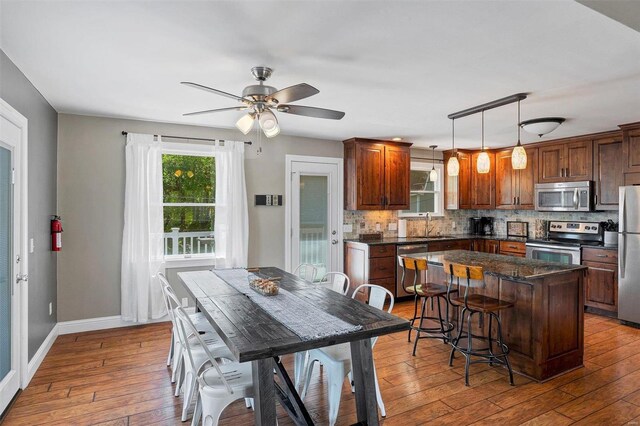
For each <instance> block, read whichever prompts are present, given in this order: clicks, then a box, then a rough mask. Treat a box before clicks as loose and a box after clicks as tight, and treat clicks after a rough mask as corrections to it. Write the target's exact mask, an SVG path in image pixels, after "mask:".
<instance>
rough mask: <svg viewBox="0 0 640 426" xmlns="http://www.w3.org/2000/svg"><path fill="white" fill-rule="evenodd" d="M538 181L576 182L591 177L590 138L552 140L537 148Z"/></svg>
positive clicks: (591, 144) (591, 151)
mask: <svg viewBox="0 0 640 426" xmlns="http://www.w3.org/2000/svg"><path fill="white" fill-rule="evenodd" d="M539 152H540V154H539V155H540V161H539V166H538V182H540V183H552V182H577V181H582V180H592V179H593V170H592V164H593V142H592V140H591V138H585V139H572V140H570V141H569V142H554V143H552V144H549V145H545V146H541V147H540V148H539Z"/></svg>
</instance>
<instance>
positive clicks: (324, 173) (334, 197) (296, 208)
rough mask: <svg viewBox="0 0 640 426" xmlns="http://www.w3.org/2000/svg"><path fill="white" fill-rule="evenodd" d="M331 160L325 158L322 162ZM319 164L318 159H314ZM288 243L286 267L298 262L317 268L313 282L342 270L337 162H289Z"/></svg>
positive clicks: (292, 268) (295, 264)
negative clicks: (289, 225) (289, 228)
mask: <svg viewBox="0 0 640 426" xmlns="http://www.w3.org/2000/svg"><path fill="white" fill-rule="evenodd" d="M329 160H334V159H326V161H329ZM318 161H321V159H318ZM290 164H291V166H290V167H291V181H290V185H291V186H290V187H291V203H290V205H289V207H288V208H289V209H290V210H289V214H290V218H291V219H290V223H291V230H290V244H288V247H289V250H287V251H288V252H289V253H288V256H290V257H289V259H288V262H287V268H288V269H289V270H291V271H293V270H294V269H295V268H296V267H297V266H298V265H300V264H302V263H307V264H312V265H314V266H315V267H316V268H317V269H318V274H317V279H321V278H322V277H323V276H324V274H325V273H326V272H329V271H339V270H340V269H341V268H342V265H341V262H340V259H341V253H342V250H341V248H342V237H341V235H342V233H341V229H340V228H339V227H340V225H341V224H340V220H341V219H340V213H341V211H342V203H341V202H340V201H341V194H340V193H339V182H338V180H339V170H341V169H340V167H341V166H339V161H331V162H315V161H292V162H291V163H290Z"/></svg>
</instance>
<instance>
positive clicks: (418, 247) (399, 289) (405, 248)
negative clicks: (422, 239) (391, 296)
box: [396, 243, 428, 297]
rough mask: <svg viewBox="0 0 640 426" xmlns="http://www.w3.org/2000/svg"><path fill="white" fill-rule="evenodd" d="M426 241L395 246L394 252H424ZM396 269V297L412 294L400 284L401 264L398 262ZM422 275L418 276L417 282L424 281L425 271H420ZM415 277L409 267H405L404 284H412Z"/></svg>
mask: <svg viewBox="0 0 640 426" xmlns="http://www.w3.org/2000/svg"><path fill="white" fill-rule="evenodd" d="M427 247H428V244H427V243H423V244H408V245H399V246H398V247H397V248H396V254H397V255H398V256H402V255H407V254H415V253H426V252H427ZM396 264H397V268H398V269H397V271H396V297H407V296H413V295H414V294H413V293H407V292H406V291H404V287H403V286H402V266H400V262H397V263H396ZM420 274H421V275H422V276H421V277H418V283H420V282H424V281H425V280H426V271H423V272H421V273H420ZM414 277H415V272H414V271H413V270H411V269H407V275H406V277H405V278H404V279H405V283H406V284H405V285H406V286H407V287H408V286H412V285H413V279H414Z"/></svg>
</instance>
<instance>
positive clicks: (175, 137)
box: [122, 130, 253, 145]
mask: <svg viewBox="0 0 640 426" xmlns="http://www.w3.org/2000/svg"><path fill="white" fill-rule="evenodd" d="M128 134H129V132H127V131H126V130H123V131H122V136H127V135H128ZM153 136H155V137H158V136H163V137H165V138H169V139H182V140H187V141H188V140H192V141H206V142H215V141H220V142H224V140H223V139H207V138H188V137H186V136H169V135H153ZM245 144H246V145H253V143H252V142H251V141H245Z"/></svg>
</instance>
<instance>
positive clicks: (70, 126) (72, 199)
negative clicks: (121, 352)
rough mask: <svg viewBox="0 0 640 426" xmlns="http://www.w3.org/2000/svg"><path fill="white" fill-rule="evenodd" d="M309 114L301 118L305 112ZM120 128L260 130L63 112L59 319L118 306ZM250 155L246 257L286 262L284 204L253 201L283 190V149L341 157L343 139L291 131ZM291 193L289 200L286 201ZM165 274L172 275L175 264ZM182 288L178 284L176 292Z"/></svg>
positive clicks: (216, 133)
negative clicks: (257, 196)
mask: <svg viewBox="0 0 640 426" xmlns="http://www.w3.org/2000/svg"><path fill="white" fill-rule="evenodd" d="M301 120H304V118H301ZM122 130H127V131H130V132H137V133H153V134H158V133H160V134H165V135H177V136H191V137H207V138H218V139H229V140H247V139H248V138H251V139H252V140H255V133H254V132H252V133H251V134H250V135H249V136H244V135H242V134H241V133H240V132H239V131H237V130H228V129H212V128H208V127H197V126H184V125H176V124H166V123H153V122H146V121H135V120H122V119H112V118H99V117H87V116H79V115H69V114H60V115H59V121H58V150H59V155H58V164H59V173H58V188H59V193H58V196H59V200H60V202H59V205H60V214H61V215H62V218H63V224H64V231H65V232H64V234H63V241H64V249H63V251H62V252H61V253H60V254H59V258H58V260H59V264H58V294H59V296H60V297H59V305H58V312H59V316H58V319H59V320H60V321H69V320H77V319H84V318H95V317H103V316H111V315H119V314H120V256H121V244H122V226H123V212H124V182H125V158H124V142H125V139H124V136H122V135H121V131H122ZM262 147H263V152H262V154H260V155H257V154H256V152H255V146H254V147H251V148H249V151H248V152H247V155H246V158H247V160H246V162H245V171H246V179H247V194H248V197H249V227H250V230H249V265H251V266H253V265H274V266H279V267H284V208H283V207H255V206H254V205H253V204H254V203H253V198H254V195H255V194H283V195H284V189H285V155H286V154H296V155H311V156H324V157H340V158H341V157H342V143H341V142H337V141H327V140H319V139H306V138H298V137H290V136H277V137H275V138H273V139H266V138H264V139H263V141H262ZM286 202H287V200H285V203H286ZM168 277H169V279H170V280H171V281H172V282H175V271H169V272H168ZM179 293H180V292H179Z"/></svg>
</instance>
